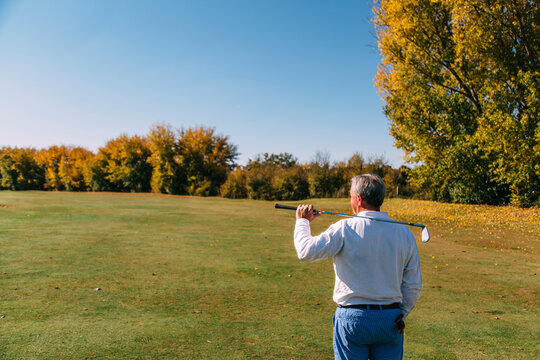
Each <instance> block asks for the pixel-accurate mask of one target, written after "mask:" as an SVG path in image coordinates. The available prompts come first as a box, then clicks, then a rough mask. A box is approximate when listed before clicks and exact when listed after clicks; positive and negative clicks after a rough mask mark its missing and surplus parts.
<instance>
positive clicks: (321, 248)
mask: <svg viewBox="0 0 540 360" xmlns="http://www.w3.org/2000/svg"><path fill="white" fill-rule="evenodd" d="M358 215H362V216H369V217H373V218H382V219H387V220H390V218H389V217H388V214H387V213H385V212H380V211H363V212H361V213H359V214H358ZM294 245H295V247H296V251H297V253H298V258H300V259H301V260H305V261H309V262H313V261H316V260H321V259H327V258H333V260H334V271H335V273H336V280H335V287H334V301H335V302H336V303H337V304H339V305H355V304H392V303H395V302H399V303H401V311H402V313H403V314H404V315H405V316H407V315H408V314H409V312H410V311H411V310H412V309H413V307H414V306H415V304H416V301H417V299H418V295H419V293H420V289H421V287H422V274H421V271H420V260H419V257H418V249H417V247H416V241H415V239H414V236H413V234H412V233H411V231H410V230H409V228H408V227H407V226H405V225H400V224H393V223H385V222H379V221H373V220H368V219H363V218H349V219H344V220H341V221H338V222H337V223H335V224H333V225H332V226H330V227H329V228H328V229H327V230H326V231H325V232H323V233H322V234H320V235H318V236H311V229H310V226H309V221H308V220H307V219H297V220H296V226H295V229H294Z"/></svg>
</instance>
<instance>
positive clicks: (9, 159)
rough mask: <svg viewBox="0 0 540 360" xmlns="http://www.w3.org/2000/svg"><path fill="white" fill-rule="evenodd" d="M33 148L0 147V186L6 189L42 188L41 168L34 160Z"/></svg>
mask: <svg viewBox="0 0 540 360" xmlns="http://www.w3.org/2000/svg"><path fill="white" fill-rule="evenodd" d="M36 153H37V151H36V150H35V149H25V148H10V147H4V148H1V149H0V188H3V189H8V190H42V189H43V184H44V182H45V174H44V172H43V169H42V168H41V167H40V166H39V164H38V163H37V162H36V160H35V158H34V157H35V155H36Z"/></svg>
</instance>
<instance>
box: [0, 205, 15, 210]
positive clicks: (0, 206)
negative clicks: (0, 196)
mask: <svg viewBox="0 0 540 360" xmlns="http://www.w3.org/2000/svg"><path fill="white" fill-rule="evenodd" d="M11 207H13V205H8V204H0V209H7V208H11Z"/></svg>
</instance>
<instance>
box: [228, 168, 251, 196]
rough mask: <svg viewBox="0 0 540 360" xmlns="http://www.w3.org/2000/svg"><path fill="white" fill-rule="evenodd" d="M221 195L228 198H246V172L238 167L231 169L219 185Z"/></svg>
mask: <svg viewBox="0 0 540 360" xmlns="http://www.w3.org/2000/svg"><path fill="white" fill-rule="evenodd" d="M221 196H223V197H226V198H229V199H245V198H247V197H248V191H247V172H246V171H244V170H243V169H242V168H239V167H238V168H236V169H234V171H231V172H230V173H229V175H228V176H227V180H226V181H225V183H224V184H223V185H222V186H221Z"/></svg>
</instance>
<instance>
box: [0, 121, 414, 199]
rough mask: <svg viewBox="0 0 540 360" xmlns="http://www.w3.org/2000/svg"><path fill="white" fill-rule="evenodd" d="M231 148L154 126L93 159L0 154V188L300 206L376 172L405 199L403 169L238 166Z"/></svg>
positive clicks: (277, 163)
mask: <svg viewBox="0 0 540 360" xmlns="http://www.w3.org/2000/svg"><path fill="white" fill-rule="evenodd" d="M237 157H238V150H237V146H236V145H233V144H231V143H230V141H229V139H228V137H226V136H223V135H219V134H217V133H216V132H215V130H214V129H213V128H206V127H197V128H188V129H181V130H174V129H173V128H172V127H171V126H170V125H167V124H160V125H155V126H153V127H152V128H151V129H150V131H149V133H148V134H146V135H145V136H138V135H134V136H128V135H126V134H123V135H120V136H118V137H116V138H114V139H111V140H109V141H108V142H107V143H106V144H105V145H104V146H103V147H101V148H99V150H98V151H97V153H93V152H92V151H90V150H87V149H85V148H83V147H74V146H57V145H54V146H50V147H49V148H45V149H40V150H36V149H33V148H11V147H3V148H0V189H7V190H56V191H63V190H65V191H114V192H156V193H164V194H178V195H197V196H220V195H221V196H223V197H228V198H234V199H240V198H249V199H263V200H300V199H306V198H309V197H345V196H348V191H349V186H350V179H351V178H352V177H353V176H355V175H358V174H361V173H368V172H369V173H376V174H378V175H380V176H381V177H382V178H383V179H384V180H385V182H386V184H387V187H388V195H389V196H396V195H398V194H397V192H399V195H401V196H411V195H412V194H413V192H412V189H411V188H410V186H409V185H408V180H407V179H408V176H409V175H408V174H409V169H408V168H405V167H402V168H400V169H393V168H392V167H391V166H389V165H388V164H387V163H386V161H385V160H384V159H383V158H382V157H378V158H377V157H376V158H373V159H370V160H365V159H364V158H363V157H362V156H361V155H360V154H354V155H352V156H351V157H350V158H349V159H348V160H346V161H342V162H337V163H331V162H330V156H329V154H327V153H322V152H318V153H317V154H316V155H315V157H314V159H313V161H311V162H308V163H304V164H300V163H298V160H297V159H296V158H295V157H294V156H293V155H292V154H289V153H281V154H268V153H265V154H260V155H257V156H256V157H255V158H254V159H250V160H249V161H248V163H247V165H246V166H237V164H236V163H235V160H236V159H237Z"/></svg>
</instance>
